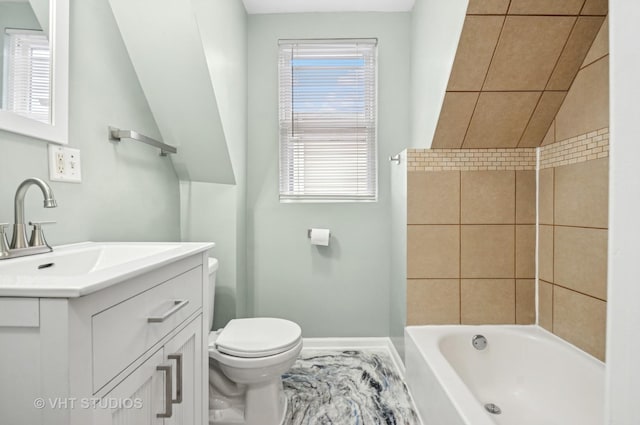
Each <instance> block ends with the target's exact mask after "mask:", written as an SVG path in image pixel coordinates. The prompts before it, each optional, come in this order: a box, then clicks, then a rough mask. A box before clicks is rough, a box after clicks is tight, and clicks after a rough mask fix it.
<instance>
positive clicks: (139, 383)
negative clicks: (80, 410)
mask: <svg viewBox="0 0 640 425" xmlns="http://www.w3.org/2000/svg"><path fill="white" fill-rule="evenodd" d="M163 362H164V353H163V350H162V348H161V349H160V350H158V351H156V352H155V353H154V354H153V355H152V356H151V357H150V358H149V359H148V360H147V361H145V362H144V363H143V364H141V365H140V367H138V368H137V369H136V370H135V371H134V372H133V373H132V374H131V375H129V376H128V377H127V378H126V379H125V380H124V381H122V382H121V383H120V384H118V385H117V386H116V387H115V388H114V389H113V390H111V392H109V393H108V394H107V395H105V396H104V397H103V398H102V399H100V400H99V401H97V403H99V404H98V405H97V406H96V407H95V408H94V409H93V411H94V419H95V420H94V424H95V425H134V424H135V425H163V424H164V422H163V419H162V418H159V417H158V414H162V413H164V412H165V408H166V405H165V396H164V394H165V388H166V387H165V384H166V382H165V374H166V373H169V370H167V371H166V372H164V371H162V370H158V369H157V367H158V366H160V365H162V364H163Z"/></svg>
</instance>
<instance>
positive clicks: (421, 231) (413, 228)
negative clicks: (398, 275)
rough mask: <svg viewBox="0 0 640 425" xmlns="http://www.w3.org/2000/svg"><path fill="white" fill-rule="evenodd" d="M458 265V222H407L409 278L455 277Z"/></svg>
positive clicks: (457, 275) (457, 274)
mask: <svg viewBox="0 0 640 425" xmlns="http://www.w3.org/2000/svg"><path fill="white" fill-rule="evenodd" d="M459 269H460V227H459V226H418V225H409V226H408V228H407V277H408V278H410V279H412V278H418V279H420V278H458V277H460V276H459V274H460V272H459Z"/></svg>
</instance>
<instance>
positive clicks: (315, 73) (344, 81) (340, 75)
mask: <svg viewBox="0 0 640 425" xmlns="http://www.w3.org/2000/svg"><path fill="white" fill-rule="evenodd" d="M365 65H366V64H365V60H364V58H353V57H349V58H344V59H340V58H330V59H325V58H304V59H299V58H296V59H292V61H291V66H292V72H293V82H294V84H293V87H294V89H293V93H292V94H293V99H292V101H293V105H292V106H293V112H294V113H345V114H350V113H356V114H358V113H364V112H365V89H366V82H365V78H364V72H365Z"/></svg>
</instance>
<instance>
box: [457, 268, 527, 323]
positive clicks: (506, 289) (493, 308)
mask: <svg viewBox="0 0 640 425" xmlns="http://www.w3.org/2000/svg"><path fill="white" fill-rule="evenodd" d="M515 289H516V288H515V281H514V280H513V279H462V281H461V298H460V304H461V316H462V324H464V325H480V324H513V323H515V313H516V311H515V310H516V308H515V307H516V306H515Z"/></svg>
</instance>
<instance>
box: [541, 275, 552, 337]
mask: <svg viewBox="0 0 640 425" xmlns="http://www.w3.org/2000/svg"><path fill="white" fill-rule="evenodd" d="M553 288H554V285H552V284H551V283H549V282H545V281H542V280H541V281H539V282H538V309H539V312H538V315H539V316H538V324H539V325H540V326H542V327H543V328H545V329H546V330H548V331H550V332H553Z"/></svg>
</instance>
